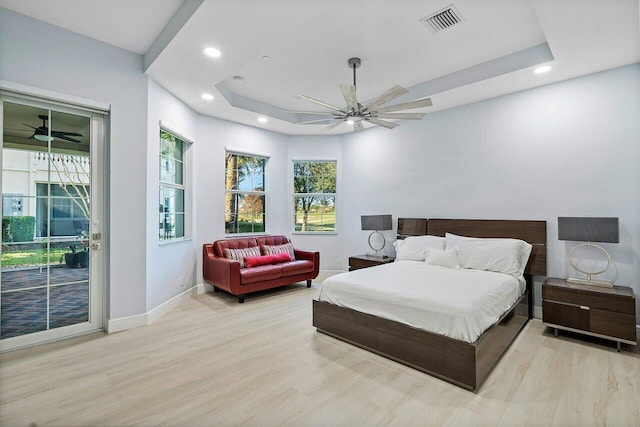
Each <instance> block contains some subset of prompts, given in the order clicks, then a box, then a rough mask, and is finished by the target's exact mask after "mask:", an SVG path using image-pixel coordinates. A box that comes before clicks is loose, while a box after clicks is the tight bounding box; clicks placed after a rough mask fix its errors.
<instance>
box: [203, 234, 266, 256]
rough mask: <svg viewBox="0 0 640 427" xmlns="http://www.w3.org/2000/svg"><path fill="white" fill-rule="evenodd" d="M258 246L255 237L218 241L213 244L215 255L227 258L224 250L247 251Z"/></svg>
mask: <svg viewBox="0 0 640 427" xmlns="http://www.w3.org/2000/svg"><path fill="white" fill-rule="evenodd" d="M256 246H258V247H259V246H260V245H258V242H257V241H256V239H255V237H241V238H235V239H222V240H216V241H215V242H213V249H214V251H213V253H214V255H215V256H221V257H225V258H226V256H225V254H224V250H225V249H246V248H253V247H256Z"/></svg>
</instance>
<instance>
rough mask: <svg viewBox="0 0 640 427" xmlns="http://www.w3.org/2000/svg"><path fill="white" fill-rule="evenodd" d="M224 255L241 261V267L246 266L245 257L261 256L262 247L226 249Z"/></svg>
mask: <svg viewBox="0 0 640 427" xmlns="http://www.w3.org/2000/svg"><path fill="white" fill-rule="evenodd" d="M224 256H225V258H228V259H233V260H236V261H239V262H240V268H245V267H246V266H247V263H246V262H245V258H247V257H256V256H260V248H258V247H257V246H254V247H252V248H245V249H225V250H224Z"/></svg>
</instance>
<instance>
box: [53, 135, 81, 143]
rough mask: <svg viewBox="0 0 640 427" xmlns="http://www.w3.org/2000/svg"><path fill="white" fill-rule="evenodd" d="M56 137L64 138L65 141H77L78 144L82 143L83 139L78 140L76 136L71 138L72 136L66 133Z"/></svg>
mask: <svg viewBox="0 0 640 427" xmlns="http://www.w3.org/2000/svg"><path fill="white" fill-rule="evenodd" d="M56 138H58V139H64V140H65V141H69V142H75V143H77V144H80V143H82V141H78V140H77V139H75V138H70V137H68V136H65V135H59V136H56Z"/></svg>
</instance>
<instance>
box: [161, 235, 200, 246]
mask: <svg viewBox="0 0 640 427" xmlns="http://www.w3.org/2000/svg"><path fill="white" fill-rule="evenodd" d="M192 240H193V239H192V238H191V237H179V238H175V239H167V240H159V241H158V246H169V245H175V244H178V243H184V242H190V241H192Z"/></svg>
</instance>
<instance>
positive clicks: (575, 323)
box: [542, 300, 589, 331]
mask: <svg viewBox="0 0 640 427" xmlns="http://www.w3.org/2000/svg"><path fill="white" fill-rule="evenodd" d="M542 321H543V322H544V323H551V324H554V325H561V326H566V327H568V328H574V329H581V330H586V331H588V330H589V309H588V308H581V307H580V306H579V305H575V304H565V303H561V302H555V301H547V300H543V301H542Z"/></svg>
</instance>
